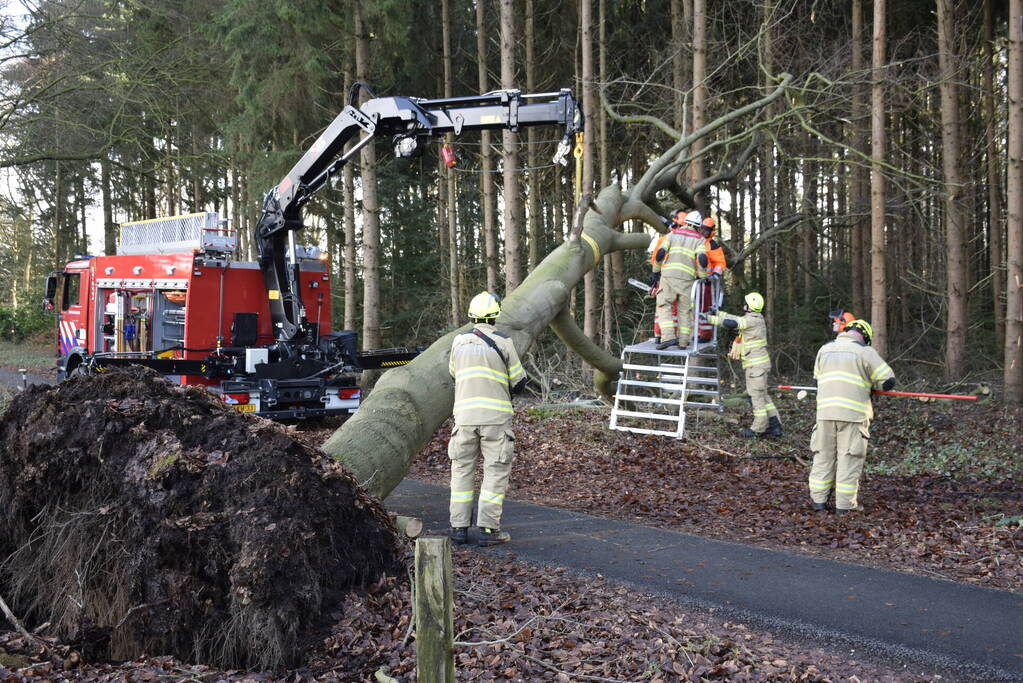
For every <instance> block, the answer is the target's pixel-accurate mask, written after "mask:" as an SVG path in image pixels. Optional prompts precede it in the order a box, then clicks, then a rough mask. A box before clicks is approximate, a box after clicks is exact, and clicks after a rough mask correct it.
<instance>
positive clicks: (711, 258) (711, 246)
mask: <svg viewBox="0 0 1023 683" xmlns="http://www.w3.org/2000/svg"><path fill="white" fill-rule="evenodd" d="M705 242H706V247H705V248H706V250H707V268H706V269H705V270H706V272H707V274H708V275H714V274H715V273H717V274H718V275H724V273H725V271H726V270H728V259H726V258H725V249H724V247H722V246H721V243H720V242H718V241H717V240H716V239H715V238H714V237H707V238H706V239H705Z"/></svg>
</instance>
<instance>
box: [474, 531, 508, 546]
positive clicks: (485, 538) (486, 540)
mask: <svg viewBox="0 0 1023 683" xmlns="http://www.w3.org/2000/svg"><path fill="white" fill-rule="evenodd" d="M510 540H511V534H509V533H508V532H507V531H501V530H500V529H489V528H487V527H484V526H481V527H480V540H479V545H480V547H481V548H486V547H487V546H490V545H500V544H502V543H507V542H508V541H510Z"/></svg>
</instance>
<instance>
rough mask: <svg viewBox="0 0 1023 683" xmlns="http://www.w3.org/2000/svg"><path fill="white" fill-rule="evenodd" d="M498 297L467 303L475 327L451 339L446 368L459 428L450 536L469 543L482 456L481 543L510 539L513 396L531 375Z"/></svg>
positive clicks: (451, 446) (451, 452) (452, 447)
mask: <svg viewBox="0 0 1023 683" xmlns="http://www.w3.org/2000/svg"><path fill="white" fill-rule="evenodd" d="M500 313H501V303H500V299H499V298H498V297H497V296H496V295H495V294H491V293H490V292H480V293H479V294H477V295H476V296H474V297H473V299H472V301H470V302H469V320H470V321H472V323H473V328H472V329H471V330H470V331H468V332H463V333H462V334H459V335H456V336H455V338H454V340H453V341H452V342H451V357H450V361H449V363H448V371H449V372H450V373H451V376H452V377H454V379H455V406H454V417H455V426H454V428H453V429H452V431H451V439H450V441H448V456H449V457H450V458H451V506H450V517H451V540H452V541H454V542H455V543H459V544H461V543H466V542H467V541H468V527H469V522H470V520H471V519H472V501H473V493H474V490H475V476H476V460H477V457H478V456H480V455H481V454H482V456H483V482H482V484H481V485H480V492H479V507H478V510H477V515H476V522H477V524H478V525H479V527H480V535H479V545H481V546H489V545H497V544H498V543H507V542H508V541H510V540H511V535H510V534H508V533H507V532H504V531H501V510H502V507H503V503H504V493H505V491H506V490H507V488H508V478H509V476H510V474H511V466H512V459H513V458H514V456H515V437H514V435H513V434H512V417H513V415H514V410H513V408H512V401H511V395H512V394H513V393H517V392H519V391H521V390H522V389H524V388H525V386H526V382H527V377H526V373H525V372H524V371H523V370H522V363H521V362H520V361H519V355H518V353H517V352H516V351H515V346H514V344H512V340H511V339H509V338H508V337H507V336H506V335H504V334H502V333H501V332H498V331H497V329H496V328H495V327H494V321H495V320H496V318H497V316H498V315H499V314H500Z"/></svg>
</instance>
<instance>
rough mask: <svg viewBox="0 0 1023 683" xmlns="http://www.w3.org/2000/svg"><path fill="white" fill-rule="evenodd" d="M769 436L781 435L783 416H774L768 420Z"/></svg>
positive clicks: (767, 432)
mask: <svg viewBox="0 0 1023 683" xmlns="http://www.w3.org/2000/svg"><path fill="white" fill-rule="evenodd" d="M764 434H766V435H767V436H781V418H778V417H772V418H770V419H768V421H767V431H765V432H764Z"/></svg>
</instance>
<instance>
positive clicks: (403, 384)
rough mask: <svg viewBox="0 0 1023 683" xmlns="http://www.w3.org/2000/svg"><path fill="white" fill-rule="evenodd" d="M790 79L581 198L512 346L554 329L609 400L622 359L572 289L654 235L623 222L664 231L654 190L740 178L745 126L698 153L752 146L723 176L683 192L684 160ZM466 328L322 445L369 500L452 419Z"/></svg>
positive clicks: (505, 309) (530, 294)
mask: <svg viewBox="0 0 1023 683" xmlns="http://www.w3.org/2000/svg"><path fill="white" fill-rule="evenodd" d="M791 80H792V78H791V76H789V75H788V74H783V75H782V76H781V77H780V78H779V79H778V82H777V85H776V86H775V87H774V88H773V89H772V90H771V91H770V92H769V93H768V94H766V95H765V96H764V97H762V98H760V99H758V100H756V101H753V102H751V103H749V104H747V105H746V106H744V107H741V108H739V109H736V110H734V111H731V112H729V113H727V114H725V115H723V116H721V117H719V118H717V119H716V120H714V121H713V122H711V123H709V124H708V125H706V126H704V127H703V128H700V129H698V130H696V131H693V132H692V133H690V134H688V135H682V134H680V133H678V132H677V131H674V130H672V129H671V128H670V127H668V126H667V125H666V124H664V123H663V122H659V121H658V122H656V125H658V127H659V128H661V129H662V130H664V131H665V132H667V133H668V134H669V135H671V136H673V137H674V138H675V139H676V142H675V144H673V145H672V146H671V148H669V149H668V150H667V151H666V152H664V153H663V154H662V155H661V156H659V157H658V158H657V159H655V160H654V161H653V162H652V163H651V164H650V166H649V167H648V168H647V170H646V172H645V173H644V174H643V176H642V178H640V179H639V180H638V181H637V182H636V183H635V184H634V185H633V186H632V187H631V188H629V189H628V190H625V189H623V188H622V187H621V186H620V185H618V184H613V185H609V186H607V187H605V188H603V189H602V190H601V191H600V193H599V194H598V195H597V197H596V198H595V199H592V200H591V198H590V197H588V196H584V197H583V201H581V202H580V209H579V211H577V214H576V219H575V224H574V227H573V230H572V232H571V233H570V236H569V238H568V239H567V240H566V241H565V242H564V243H563V244H561V245H560V246H559V247H558V248H557V249H555V250H554V251H552V252H551V253H550V254H549V255H548V256H547V257H546V258H545V259H544V260H543V261H542V262H540V264H538V265H537V266H536V268H534V269H533V271H532V272H531V273H530V274H529V276H528V277H527V278H526V279H525V280H524V281H523V282H522V284H521V285H519V287H518V288H516V289H515V291H514V292H512V293H511V294H510V295H509V296H508V297H507V298H506V299H505V301H504V303H503V304H502V309H501V316H500V317H499V318H498V320H497V327H498V328H499V329H500V330H501V331H502V332H504V333H505V334H507V335H508V336H509V337H511V339H512V341H513V342H514V343H515V347H516V349H518V351H519V352H520V353H524V352H525V351H526V350H527V349H528V348H529V347H530V346H531V345H532V344H533V342H534V341H535V340H536V338H537V336H539V334H540V333H541V332H542V331H543V330H544V328H546V327H547V326H551V328H552V329H553V330H554V331H555V332H556V333H557V334H558V336H559V337H560V338H561V339H562V340H563V341H564V342H565V343H566V344H567V345H568V346H569V347H570V348H572V349H573V350H574V351H576V352H577V353H578V354H579V355H580V356H582V357H583V359H584V360H585V361H586V362H587V363H589V364H590V365H591V366H592V367H593V368H594V369H595V370H596V372H595V375H594V384H595V388H596V389H597V391H598V392H599V393H600V394H601V395H603V396H608V395H610V392H611V389H610V387H611V386H612V385H613V383H614V382H615V381H616V380H617V377H618V373H619V371H620V370H621V367H620V363H619V360H618V359H617V358H616V357H614V356H611V355H610V354H608V353H607V352H605V351H604V350H603V349H601V348H600V347H598V346H597V345H596V344H594V343H593V342H592V341H591V340H590V339H588V338H587V337H586V336H585V335H584V334H583V332H582V331H581V330H580V329H579V328H578V326H577V325H576V324H575V321H574V320H573V319H572V317H571V315H570V314H569V313H568V309H567V307H568V301H569V296H570V294H571V292H572V290H573V289H574V288H575V286H576V285H577V284H578V283H579V281H580V280H581V279H582V277H583V275H585V274H586V272H587V271H589V270H590V269H592V268H593V267H594V266H595V265H596V264H597V263H599V262H600V259H601V257H603V256H604V255H605V254H608V253H611V252H615V251H620V250H624V249H644V248H646V246H647V244H648V242H649V237H648V236H647V235H646V234H645V233H625V232H622V231H621V230H619V229H618V227H619V226H621V225H622V224H623V223H625V222H626V221H630V220H642V221H643V222H645V223H647V224H648V225H651V226H653V227H654V228H655V229H658V230H664V226H663V225H662V224H661V221H660V220H659V216H661V215H663V214H664V211H663V210H661V208H660V205H659V203H658V200H657V195H658V193H660V192H662V191H669V192H671V193H672V194H673V195H674V196H675V197H676V198H677V199H678V200H679V201H681V202H683V203H686V204H688V205H692V197H693V195H694V194H695V193H697V192H699V191H701V190H703V189H706V188H707V187H709V186H711V185H714V184H715V183H719V182H722V181H725V180H728V179H730V178H734V177H735V175H736V174H737V173H738V171H739V170H740V169H741V167H742V165H743V164H744V163H745V162H746V161H747V160H748V159H749V157H750V156H751V155H752V152H753V149H754V142H753V138H754V136H755V135H756V131H757V128H758V126H757V125H753V126H747V127H745V129H744V130H743V132H742V133H740V134H738V135H736V136H732V137H730V138H728V140H727V141H719V142H715V143H713V144H710V145H704V146H703V148H702V149H701V151H700V154H701V155H705V154H707V153H710V152H715V151H717V150H722V149H723V150H724V151H725V152H726V153H727V150H728V149H729V148H730V147H731V146H734V145H736V144H738V143H745V144H746V147H745V148H744V149H743V151H742V152H741V153H740V154H739V155H738V156H737V158H736V159H735V161H734V162H733V164H731V166H730V167H729V168H728V169H727V170H723V171H721V172H719V173H717V174H715V175H713V176H710V177H708V178H706V179H704V180H702V181H701V182H699V183H697V184H694V185H692V186H688V187H687V186H685V185H684V184H683V181H682V177H683V173H684V171H685V169H686V167H687V166H688V164H689V162H690V161H692V159H693V158H694V157H692V156H690V155H689V154H688V152H689V150H690V149H691V148H692V146H693V143H694V142H696V141H697V140H701V139H703V138H705V137H707V136H709V135H710V134H711V133H714V132H716V131H718V130H720V129H722V128H723V127H725V126H727V125H728V124H730V123H732V122H735V121H737V120H739V119H742V118H744V117H749V116H753V115H756V114H757V113H758V112H760V111H762V110H763V109H764V108H765V107H767V105H769V104H770V103H772V102H774V101H776V100H778V99H779V98H781V97H782V95H783V94H784V93H785V90H786V88H787V87H788V85H789V84H790V82H791ZM608 111H609V114H610V115H611V116H612V118H615V119H616V120H619V121H622V122H626V123H628V122H637V123H638V122H648V123H654V122H653V121H650V120H649V117H624V116H620V115H618V114H617V112H615V111H614V110H612V109H610V108H608ZM460 331H461V330H456V331H454V332H451V333H449V334H447V335H445V336H444V337H441V338H440V339H438V340H437V341H436V342H434V343H433V344H432V345H431V346H430V347H429V348H428V349H427V350H426V352H425V353H423V354H422V355H420V356H419V357H418V358H416V360H415V361H413V362H412V363H410V364H409V365H407V366H405V367H403V368H398V369H395V370H390V371H388V372H387V373H386V374H385V375H384V377H383V378H382V379H381V380H380V382H379V383H378V384H377V385H376V387H375V388H374V389H373V392H372V393H371V395H370V396H369V398H367V400H366V401H365V402H364V403H363V404H362V407H360V409H359V411H358V412H357V413H356V414H355V416H354V417H352V418H351V419H350V420H348V421H347V422H346V423H345V424H344V425H343V426H342V427H341V428H340V429H338V430H337V431H336V432H335V433H334V434H333V435H331V437H330V438H329V439H327V441H326V443H324V445H323V450H324V451H325V452H326V453H327V454H328V455H331V456H332V457H334V458H336V459H337V460H339V461H340V462H341V463H342V464H343V465H344V466H345V468H346V469H348V470H349V471H350V472H352V473H353V474H354V475H355V477H356V479H357V480H358V481H359V483H360V484H361V485H362V486H363V487H365V488H366V489H367V490H368V491H369V492H370V493H372V494H373V495H376V496H379V497H381V498H384V497H386V496H387V495H388V494H389V493H390V492H391V491H392V490H393V489H394V487H396V486H397V485H398V484H399V483H400V482H401V480H402V479H403V478H404V476H405V474H406V473H407V472H408V468H409V466H410V465H411V462H412V459H413V458H415V456H416V454H417V453H419V451H420V450H422V448H423V447H424V446H425V445H426V444H427V442H428V441H429V440H430V438H431V436H432V435H433V433H434V432H435V431H436V430H437V428H438V427H439V426H440V425H441V424H442V423H443V422H444V420H446V419H447V418H448V417H450V416H451V410H452V405H453V403H454V383H453V381H452V379H451V377H450V376H449V375H448V352H449V350H450V347H451V339H452V337H453V336H454V335H455V334H458V333H459V332H460Z"/></svg>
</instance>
